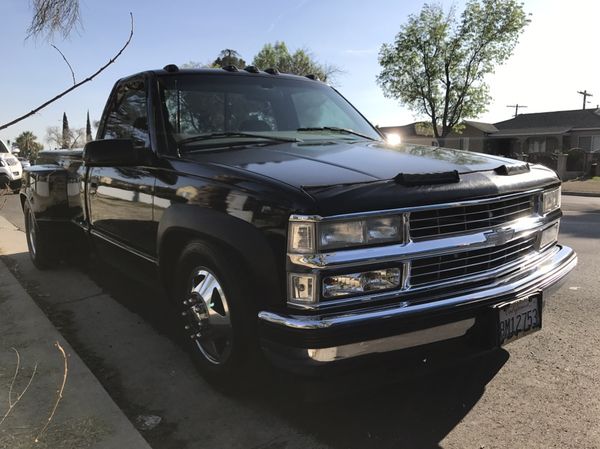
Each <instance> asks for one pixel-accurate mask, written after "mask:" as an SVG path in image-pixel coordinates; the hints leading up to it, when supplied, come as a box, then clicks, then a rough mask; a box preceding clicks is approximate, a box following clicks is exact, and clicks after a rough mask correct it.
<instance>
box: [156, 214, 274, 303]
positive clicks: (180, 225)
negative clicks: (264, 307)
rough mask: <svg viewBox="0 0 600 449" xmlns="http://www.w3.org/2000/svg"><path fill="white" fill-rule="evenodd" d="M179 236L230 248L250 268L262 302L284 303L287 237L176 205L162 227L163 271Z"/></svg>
mask: <svg viewBox="0 0 600 449" xmlns="http://www.w3.org/2000/svg"><path fill="white" fill-rule="evenodd" d="M176 235H186V236H193V237H198V238H201V239H206V240H207V241H209V242H214V243H217V244H219V245H225V246H226V247H228V248H230V249H231V250H233V252H232V253H233V254H237V255H238V256H239V257H240V259H241V260H239V261H238V262H241V264H242V265H243V267H244V268H245V269H247V271H248V274H249V275H250V277H251V280H252V281H253V284H254V286H255V288H257V296H258V298H257V300H258V302H259V303H262V304H265V303H266V304H277V303H279V304H281V301H282V298H284V296H283V295H285V271H284V268H285V255H284V253H283V252H282V251H284V250H283V249H281V248H278V246H280V245H281V241H284V240H285V238H284V237H283V236H281V235H280V236H279V238H275V235H271V236H269V234H268V233H266V232H264V231H263V230H261V229H260V228H258V227H256V226H255V225H254V224H252V223H250V222H248V221H244V220H242V219H240V218H237V217H234V216H232V215H229V214H227V213H225V212H221V211H217V210H214V209H208V208H203V207H201V206H198V205H194V204H173V205H171V206H170V207H168V208H167V209H166V210H165V211H164V214H163V215H162V217H161V219H160V222H159V225H158V234H157V239H158V241H157V249H158V258H159V265H160V266H161V267H162V268H161V272H163V271H162V269H163V268H164V265H165V261H167V260H168V259H169V257H168V254H169V248H168V245H169V242H173V241H176V240H177V239H176V238H174V236H176ZM280 252H281V254H278V253H280ZM280 259H281V260H280ZM163 274H164V272H163Z"/></svg>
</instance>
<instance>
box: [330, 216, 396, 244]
mask: <svg viewBox="0 0 600 449" xmlns="http://www.w3.org/2000/svg"><path fill="white" fill-rule="evenodd" d="M318 229H319V239H318V240H319V248H320V249H322V250H331V249H339V248H349V247H353V246H362V245H373V244H377V243H397V242H400V241H401V240H402V217H400V216H391V217H374V218H367V219H362V220H351V221H337V222H335V221H334V222H322V223H320V224H319V228H318Z"/></svg>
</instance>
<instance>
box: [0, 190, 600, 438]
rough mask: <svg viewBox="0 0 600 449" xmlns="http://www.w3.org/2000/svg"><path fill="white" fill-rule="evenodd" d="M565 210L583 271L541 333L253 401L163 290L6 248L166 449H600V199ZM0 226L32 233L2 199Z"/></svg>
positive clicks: (128, 410)
mask: <svg viewBox="0 0 600 449" xmlns="http://www.w3.org/2000/svg"><path fill="white" fill-rule="evenodd" d="M562 201H563V211H564V217H563V219H562V222H561V230H560V233H561V242H563V243H565V244H567V245H569V246H572V247H573V248H574V249H575V250H576V251H577V253H578V255H579V265H578V267H577V268H576V269H575V271H574V272H573V273H572V274H571V275H570V277H569V278H568V280H567V283H566V284H565V286H564V287H563V288H562V290H561V291H560V293H559V294H558V295H556V296H555V297H553V298H551V299H550V300H549V301H548V302H547V303H546V307H545V309H544V317H543V329H542V331H541V332H537V333H535V334H533V335H531V336H529V337H527V338H524V339H521V340H518V341H516V342H514V343H511V344H509V345H508V346H506V347H505V350H498V351H495V352H492V353H489V354H486V355H484V356H481V357H477V358H474V359H471V360H467V361H464V362H461V363H446V364H443V365H440V366H439V367H437V369H435V370H433V369H426V368H427V367H424V368H423V369H419V370H414V371H411V372H409V373H406V372H403V370H402V367H399V366H397V365H393V364H391V365H390V364H383V363H382V364H376V365H375V366H374V367H371V368H369V369H365V370H358V371H356V372H351V373H345V374H342V375H340V376H339V377H335V376H333V377H328V378H326V379H302V378H297V377H294V376H288V375H285V374H283V373H280V372H278V371H276V370H272V369H268V368H263V370H264V382H261V383H260V384H259V385H257V388H256V389H255V390H254V391H250V392H244V393H240V394H227V395H226V394H223V393H221V392H219V391H217V390H216V389H214V388H213V387H211V386H210V385H208V384H207V383H206V382H205V381H204V380H203V379H202V378H201V377H200V376H199V375H198V374H197V373H196V371H195V369H194V367H193V365H192V363H191V362H190V360H189V359H188V357H187V355H186V354H185V352H184V351H183V350H182V349H181V347H180V345H179V344H178V343H177V341H176V339H175V338H174V337H173V336H172V331H171V327H172V326H171V322H170V319H169V318H168V317H169V309H168V308H167V307H166V305H165V303H164V300H163V298H161V297H160V295H159V294H157V293H156V292H157V291H158V289H157V288H156V286H153V285H144V284H142V283H140V282H137V281H135V280H132V278H131V277H130V276H129V275H126V274H125V273H122V272H119V271H118V270H116V269H113V268H111V267H110V266H109V265H108V264H106V262H103V261H102V260H101V259H98V258H92V259H91V261H90V262H89V264H88V266H87V267H73V266H68V265H64V264H63V265H62V266H61V267H60V268H58V269H56V270H52V271H44V272H42V271H39V270H37V269H35V268H34V267H33V265H32V264H31V262H30V260H29V256H28V254H27V252H26V246H24V242H25V238H24V235H23V238H22V240H21V241H20V242H10V244H8V243H6V244H4V245H1V246H0V250H2V254H3V255H2V257H3V261H4V262H5V263H6V264H7V265H8V266H9V267H10V269H11V271H12V272H13V273H14V274H15V276H16V277H17V278H18V279H19V281H20V282H21V284H22V285H23V286H24V287H25V288H26V289H27V291H28V292H29V294H30V295H31V296H32V297H33V298H34V299H35V301H36V302H37V304H38V305H39V306H40V307H41V308H42V310H43V311H44V312H45V313H46V315H47V316H48V317H49V318H50V320H51V321H52V322H53V324H54V325H55V326H56V327H57V329H58V330H59V331H60V332H61V333H62V334H63V335H64V336H65V338H66V339H67V340H68V341H69V343H70V344H71V346H72V347H73V348H74V349H75V351H76V352H77V353H78V354H79V356H80V357H81V358H82V359H83V361H84V362H85V363H86V364H87V366H88V367H89V368H90V370H91V371H92V372H93V373H94V375H95V376H96V377H97V378H98V379H99V380H100V382H101V383H102V385H103V386H104V388H105V389H106V390H107V391H108V393H109V394H110V396H111V397H112V398H113V399H114V401H115V402H116V403H117V404H118V405H119V407H120V408H121V409H123V411H124V412H125V414H126V415H127V416H128V417H129V419H130V420H131V421H132V422H135V421H136V420H137V419H138V417H139V416H141V415H144V416H147V415H152V416H159V417H160V418H161V421H160V423H159V424H158V425H157V426H156V427H153V428H152V429H149V430H143V429H142V430H141V433H142V435H143V436H144V437H145V438H146V440H147V441H148V443H149V444H150V445H151V446H152V447H153V448H154V449H175V448H177V449H179V448H189V449H195V448H255V449H259V448H260V449H279V448H287V449H291V448H334V449H338V448H339V449H342V448H352V449H354V448H356V449H359V448H360V449H363V448H440V447H441V448H457V449H458V448H460V449H463V448H476V449H479V448H486V449H488V448H504V447H520V448H550V447H556V448H600V424H599V422H600V419H599V418H600V389H599V388H598V373H599V372H600V326H598V324H597V323H598V320H597V317H598V316H599V315H600V301H598V295H597V291H598V290H599V289H600V279H599V276H598V273H599V272H600V263H599V262H600V258H599V256H598V252H599V251H600V245H599V242H600V240H599V239H600V198H588V197H578V196H563V198H562ZM0 215H2V216H4V217H5V218H6V219H8V220H9V221H10V222H12V223H13V224H14V225H15V226H17V227H19V229H23V218H22V213H21V210H20V204H19V199H18V195H10V196H5V197H0ZM0 241H1V238H0ZM434 362H435V361H431V363H434ZM427 363H429V361H428V362H427Z"/></svg>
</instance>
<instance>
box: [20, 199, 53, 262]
mask: <svg viewBox="0 0 600 449" xmlns="http://www.w3.org/2000/svg"><path fill="white" fill-rule="evenodd" d="M23 214H24V216H25V235H26V236H27V247H28V248H29V257H30V258H31V261H32V262H33V264H34V265H35V266H36V267H37V268H38V269H40V270H47V269H49V268H54V267H55V266H57V265H58V264H59V262H60V256H59V252H58V247H57V243H56V239H53V238H52V235H51V233H50V232H49V231H48V230H47V229H44V228H41V227H40V225H39V223H38V222H37V220H36V218H35V214H34V213H33V211H32V210H31V207H29V204H28V203H25V206H24V207H23Z"/></svg>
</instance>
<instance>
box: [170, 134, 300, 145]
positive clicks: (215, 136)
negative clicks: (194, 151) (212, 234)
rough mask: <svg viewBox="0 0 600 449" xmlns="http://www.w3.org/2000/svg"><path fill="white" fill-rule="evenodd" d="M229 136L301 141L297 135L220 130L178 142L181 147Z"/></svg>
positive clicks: (275, 140) (276, 140)
mask: <svg viewBox="0 0 600 449" xmlns="http://www.w3.org/2000/svg"><path fill="white" fill-rule="evenodd" d="M227 137H250V138H252V139H264V140H270V141H273V142H300V139H296V138H295V137H278V136H265V135H262V134H252V133H245V132H239V131H231V132H218V133H210V134H200V135H199V136H193V137H188V138H187V139H183V140H180V141H179V142H177V144H178V145H179V147H181V146H183V145H187V144H189V143H194V142H201V141H203V140H212V139H223V138H227Z"/></svg>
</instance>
